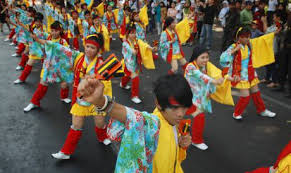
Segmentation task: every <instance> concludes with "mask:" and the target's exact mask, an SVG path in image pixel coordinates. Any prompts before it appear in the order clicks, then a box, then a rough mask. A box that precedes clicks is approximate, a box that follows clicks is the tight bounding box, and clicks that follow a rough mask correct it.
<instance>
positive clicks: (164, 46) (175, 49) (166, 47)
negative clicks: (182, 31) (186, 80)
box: [159, 29, 184, 63]
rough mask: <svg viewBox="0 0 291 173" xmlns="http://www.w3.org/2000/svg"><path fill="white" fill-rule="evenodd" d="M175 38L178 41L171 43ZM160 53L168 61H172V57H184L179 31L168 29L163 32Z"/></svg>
mask: <svg viewBox="0 0 291 173" xmlns="http://www.w3.org/2000/svg"><path fill="white" fill-rule="evenodd" d="M174 38H175V39H176V41H175V42H174V43H170V41H171V40H173V39H174ZM159 54H160V55H161V57H162V58H163V59H164V60H165V61H166V62H168V63H171V61H172V59H180V58H182V57H184V53H183V50H182V47H181V44H180V40H179V36H178V34H177V32H171V31H170V30H168V29H166V30H165V31H163V32H162V34H161V38H160V44H159Z"/></svg>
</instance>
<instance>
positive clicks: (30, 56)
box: [28, 55, 42, 60]
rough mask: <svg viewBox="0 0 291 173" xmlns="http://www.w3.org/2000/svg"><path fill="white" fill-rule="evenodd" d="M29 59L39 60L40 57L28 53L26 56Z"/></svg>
mask: <svg viewBox="0 0 291 173" xmlns="http://www.w3.org/2000/svg"><path fill="white" fill-rule="evenodd" d="M28 58H29V59H35V60H41V59H42V57H38V56H35V55H29V56H28Z"/></svg>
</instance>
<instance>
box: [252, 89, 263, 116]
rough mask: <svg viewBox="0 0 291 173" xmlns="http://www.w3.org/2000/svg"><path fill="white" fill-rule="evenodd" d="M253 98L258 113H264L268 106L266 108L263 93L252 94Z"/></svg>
mask: <svg viewBox="0 0 291 173" xmlns="http://www.w3.org/2000/svg"><path fill="white" fill-rule="evenodd" d="M251 96H252V98H253V101H254V104H255V106H256V109H257V113H258V114H260V113H262V112H264V111H265V110H266V106H265V104H264V101H263V99H262V97H261V92H260V91H258V92H255V93H252V94H251Z"/></svg>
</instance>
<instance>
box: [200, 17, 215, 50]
mask: <svg viewBox="0 0 291 173" xmlns="http://www.w3.org/2000/svg"><path fill="white" fill-rule="evenodd" d="M199 41H200V44H201V45H203V46H206V48H209V49H210V48H211V42H212V25H210V24H205V23H204V24H203V26H202V30H201V34H200V40H199Z"/></svg>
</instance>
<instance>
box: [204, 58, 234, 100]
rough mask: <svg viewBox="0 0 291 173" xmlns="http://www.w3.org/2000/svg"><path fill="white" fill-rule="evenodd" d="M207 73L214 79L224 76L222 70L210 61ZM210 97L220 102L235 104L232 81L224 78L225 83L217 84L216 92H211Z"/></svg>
mask: <svg viewBox="0 0 291 173" xmlns="http://www.w3.org/2000/svg"><path fill="white" fill-rule="evenodd" d="M207 75H208V76H210V77H212V78H214V79H219V78H221V77H222V75H221V70H220V69H219V68H217V67H215V65H213V64H212V63H210V62H208V63H207ZM210 97H211V99H213V100H214V101H216V102H218V103H221V104H225V105H231V106H234V102H233V98H232V95H231V82H230V81H229V80H224V82H223V84H221V85H218V86H216V91H215V93H213V94H211V95H210Z"/></svg>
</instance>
